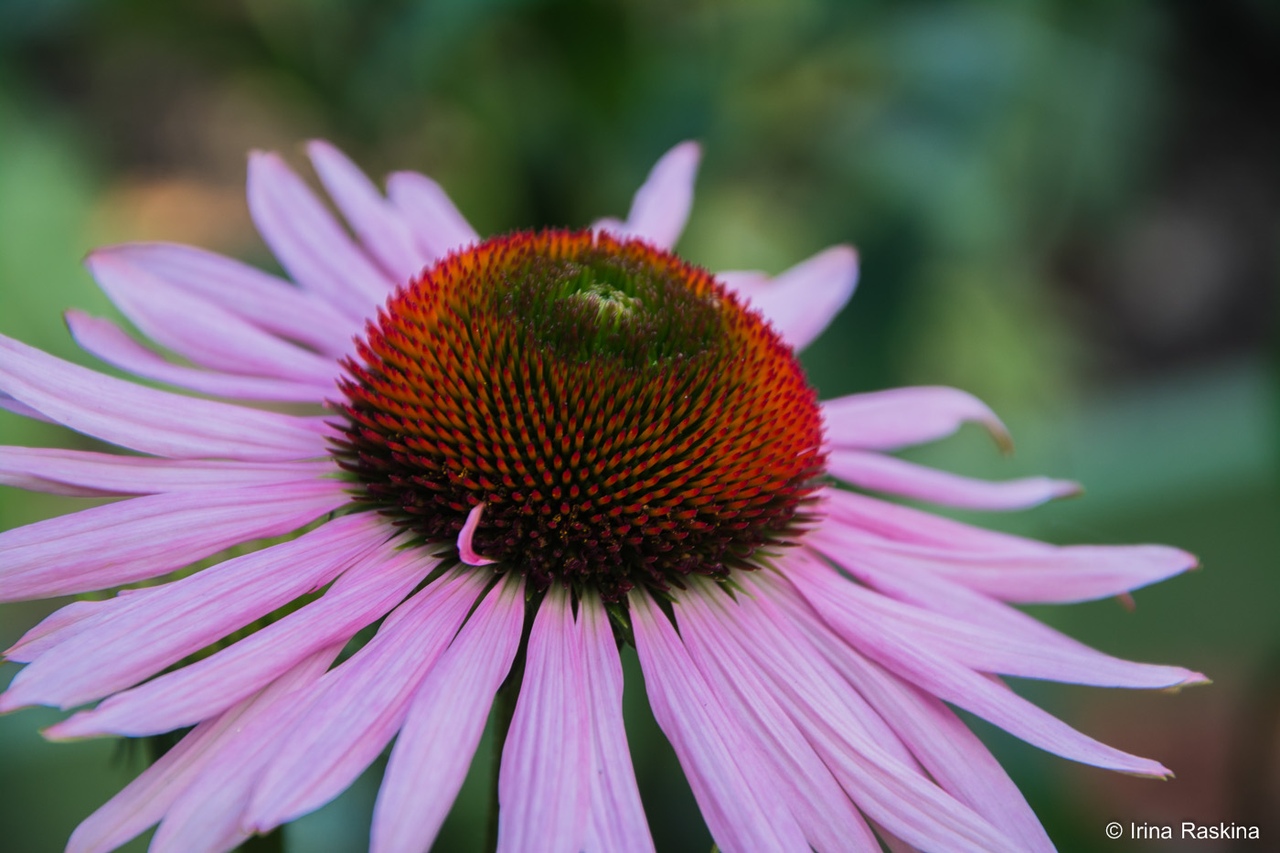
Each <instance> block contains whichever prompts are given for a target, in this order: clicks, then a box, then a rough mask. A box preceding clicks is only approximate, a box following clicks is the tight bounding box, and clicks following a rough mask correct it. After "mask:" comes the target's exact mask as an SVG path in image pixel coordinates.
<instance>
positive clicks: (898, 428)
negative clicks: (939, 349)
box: [822, 386, 1012, 450]
mask: <svg viewBox="0 0 1280 853" xmlns="http://www.w3.org/2000/svg"><path fill="white" fill-rule="evenodd" d="M822 414H823V418H824V419H825V420H826V423H827V442H828V443H829V444H831V445H832V446H833V447H852V448H857V449H860V450H901V449H902V448H904V447H909V446H911V445H913V444H923V443H925V442H928V441H935V440H937V439H939V438H945V437H946V436H948V435H951V434H952V433H953V432H955V431H956V430H957V429H959V428H960V425H961V424H963V423H965V422H967V421H973V422H975V423H980V424H982V425H983V426H984V427H986V428H987V430H988V431H989V432H990V433H991V435H992V437H994V438H995V440H996V441H997V442H998V443H999V444H1000V445H1001V446H1003V447H1006V448H1007V447H1012V440H1011V439H1010V438H1009V431H1008V430H1007V429H1005V426H1004V424H1003V423H1001V422H1000V419H999V418H997V417H996V415H995V413H994V412H992V411H991V409H989V408H987V406H986V404H985V403H983V402H982V401H981V400H979V399H978V398H977V397H974V396H973V395H972V394H968V393H966V392H964V391H959V390H957V389H955V388H945V387H935V386H922V387H919V388H892V389H890V390H887V391H872V392H870V393H867V394H851V395H849V396H847V397H836V398H835V399H833V400H826V401H824V402H823V403H822Z"/></svg>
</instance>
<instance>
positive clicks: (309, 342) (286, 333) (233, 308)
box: [94, 243, 363, 357]
mask: <svg viewBox="0 0 1280 853" xmlns="http://www.w3.org/2000/svg"><path fill="white" fill-rule="evenodd" d="M94 256H95V257H103V258H118V259H120V260H123V261H125V262H127V263H129V264H130V265H132V266H134V267H137V268H139V269H144V270H146V271H148V272H150V273H151V274H152V275H154V276H156V277H157V278H160V279H162V280H164V281H166V282H168V283H169V284H170V285H172V286H173V287H175V288H177V289H179V290H181V291H183V292H185V293H190V294H193V295H195V296H199V297H200V298H202V299H205V300H207V301H209V302H213V303H214V304H216V305H218V306H219V307H221V308H222V309H223V310H225V311H229V312H231V313H232V314H235V315H236V316H238V317H242V318H244V319H245V320H247V321H248V322H250V323H252V324H254V325H255V326H257V327H258V328H260V329H263V330H265V331H268V332H271V333H272V334H274V335H278V336H279V337H281V338H284V339H286V340H290V341H297V342H298V343H300V344H304V345H306V346H309V347H311V348H312V349H314V350H316V351H317V352H321V353H324V354H325V355H328V356H330V357H337V356H341V355H345V354H346V353H347V351H348V350H349V349H350V345H351V337H352V335H353V334H355V333H356V332H358V331H360V324H359V322H358V321H355V322H353V320H352V319H351V318H350V317H347V316H345V315H344V314H342V313H341V312H339V311H338V309H336V308H334V307H333V306H331V305H330V304H329V303H328V302H326V301H325V300H324V299H322V298H320V297H319V296H317V295H315V294H312V293H307V292H306V291H303V290H299V289H298V288H296V287H294V286H293V285H292V284H290V283H289V282H287V281H285V280H283V279H280V278H277V277H275V276H273V275H268V274H267V273H264V272H262V271H261V270H258V269H255V268H254V267H251V266H248V265H247V264H243V263H241V262H240V261H236V260H232V259H231V258H225V257H223V256H222V255H217V254H214V253H213V252H207V251H205V250H203V249H196V248H193V247H190V246H179V245H174V244H170V243H126V244H124V245H120V246H112V247H110V248H105V249H97V250H95V251H94ZM360 319H363V318H360Z"/></svg>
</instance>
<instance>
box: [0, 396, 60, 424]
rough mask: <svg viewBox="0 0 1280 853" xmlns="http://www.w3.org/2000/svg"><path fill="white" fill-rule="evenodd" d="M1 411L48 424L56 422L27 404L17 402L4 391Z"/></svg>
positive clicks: (0, 399)
mask: <svg viewBox="0 0 1280 853" xmlns="http://www.w3.org/2000/svg"><path fill="white" fill-rule="evenodd" d="M0 410H3V411H6V412H10V413H12V414H15V415H20V416H22V417H24V418H31V419H32V420H35V421H44V422H45V423H47V424H51V423H53V422H54V421H53V420H52V419H50V418H47V417H45V416H44V415H42V414H41V413H40V412H37V411H36V410H35V409H33V408H31V407H30V406H28V405H27V404H26V403H23V402H20V401H18V400H15V399H14V398H13V397H12V396H11V395H9V394H6V393H4V392H3V391H0Z"/></svg>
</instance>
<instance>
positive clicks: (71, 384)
mask: <svg viewBox="0 0 1280 853" xmlns="http://www.w3.org/2000/svg"><path fill="white" fill-rule="evenodd" d="M0 391H3V392H4V393H6V394H9V395H10V396H12V397H13V398H14V399H16V400H18V401H19V402H21V403H24V404H26V405H27V406H30V407H31V408H33V409H35V410H37V411H39V412H40V413H41V414H43V415H45V416H46V417H48V418H49V419H51V420H53V421H56V422H57V423H60V424H62V425H63V426H66V427H69V428H71V429H73V430H75V431H76V432H79V433H83V434H85V435H90V436H93V437H94V438H99V439H102V440H103V441H106V442H110V443H111V444H116V445H119V446H121V447H127V448H129V449H130V450H137V451H139V452H142V453H150V454H153V455H156V456H169V457H174V458H179V459H191V458H201V457H203V458H210V457H220V458H226V459H246V460H249V459H252V460H264V461H281V460H286V459H309V458H314V457H317V456H324V455H326V444H325V438H324V434H323V432H322V431H321V430H320V429H318V428H317V427H316V425H314V424H313V423H311V422H309V421H307V420H305V419H303V418H295V417H292V416H290V415H282V414H277V413H275V412H263V411H259V410H257V409H248V408H245V407H243V406H234V405H230V404H228V403H217V402H214V401H212V400H197V399H193V398H191V397H184V396H181V395H179V394H170V393H168V392H166V391H157V390H155V389H153V388H143V387H142V386H140V385H135V384H134V383H132V382H126V381H124V380H122V379H116V378H114V377H111V376H106V375H104V374H101V373H98V372H96V371H93V370H89V369H87V368H84V367H80V366H79V365H75V364H71V363H70V362H67V361H63V360H62V359H60V358H54V357H53V356H51V355H48V354H46V353H43V352H41V351H40V350H37V349H35V348H33V347H29V346H27V345H26V344H22V343H19V342H18V341H15V340H13V339H11V338H7V337H4V336H3V335H0Z"/></svg>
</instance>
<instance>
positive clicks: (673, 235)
mask: <svg viewBox="0 0 1280 853" xmlns="http://www.w3.org/2000/svg"><path fill="white" fill-rule="evenodd" d="M701 159H702V148H701V146H699V145H698V143H696V142H682V143H680V144H679V145H677V146H676V147H675V148H672V149H671V150H670V151H668V152H667V153H666V154H663V155H662V157H661V158H659V160H658V162H657V163H655V164H654V166H653V168H652V169H651V170H650V171H649V176H648V177H647V178H645V181H644V183H643V184H641V186H640V189H638V190H636V194H635V197H634V198H633V199H632V200H631V211H630V212H629V213H628V214H627V221H626V222H625V223H623V224H622V227H621V228H618V227H617V226H616V225H613V224H612V223H611V222H610V221H608V220H603V221H601V222H597V223H596V225H595V227H596V228H597V229H603V230H607V231H611V232H612V233H614V234H616V235H617V236H619V237H623V238H626V237H638V238H640V239H641V240H645V241H647V242H649V243H652V244H653V245H655V246H657V247H658V248H660V249H670V248H671V247H672V246H674V245H675V244H676V241H677V240H679V239H680V234H681V233H682V232H683V231H684V226H685V223H686V222H688V221H689V211H690V210H692V209H693V182H694V178H696V177H697V174H698V163H699V161H701ZM615 221H616V220H615Z"/></svg>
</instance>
